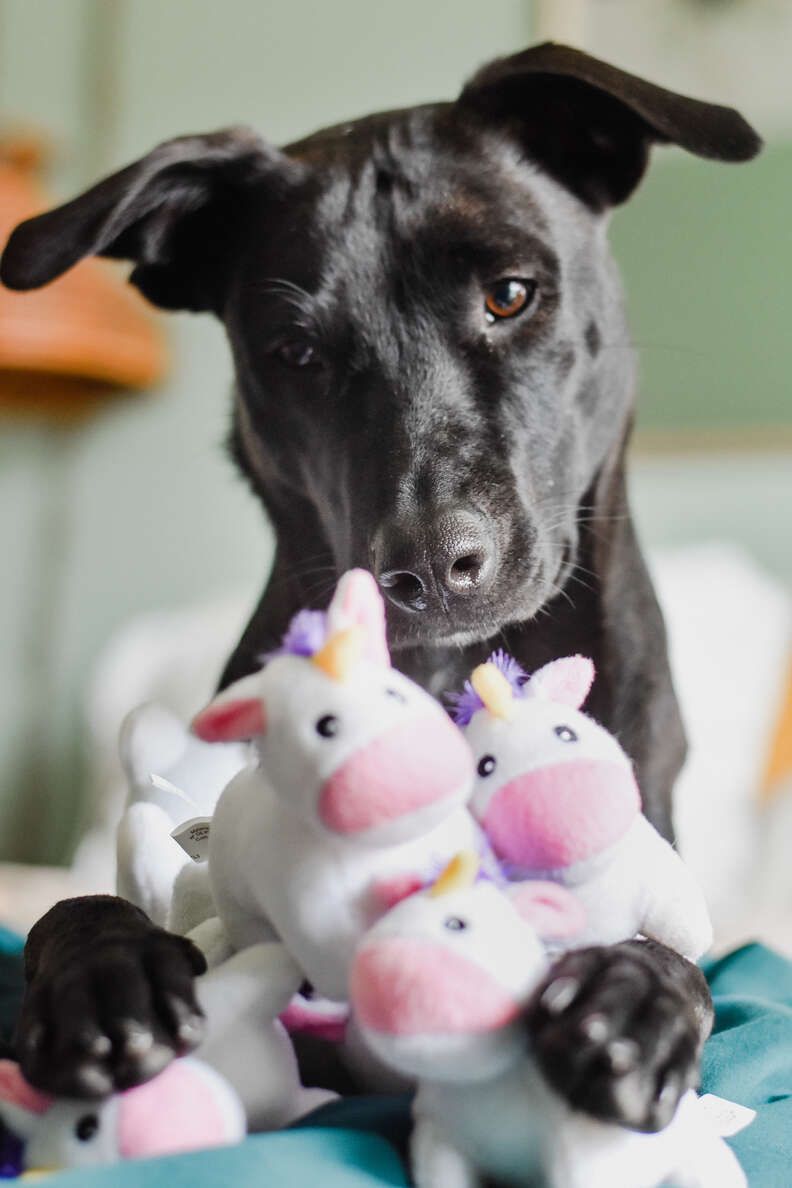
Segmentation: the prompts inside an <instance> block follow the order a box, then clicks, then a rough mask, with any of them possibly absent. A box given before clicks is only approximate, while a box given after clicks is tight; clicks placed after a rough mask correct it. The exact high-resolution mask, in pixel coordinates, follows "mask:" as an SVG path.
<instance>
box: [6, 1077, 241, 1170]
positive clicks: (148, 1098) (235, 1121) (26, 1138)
mask: <svg viewBox="0 0 792 1188" xmlns="http://www.w3.org/2000/svg"><path fill="white" fill-rule="evenodd" d="M0 1118H2V1120H3V1121H4V1122H5V1124H6V1125H7V1126H8V1127H9V1128H10V1129H11V1131H12V1132H14V1133H16V1134H17V1135H18V1137H19V1138H21V1139H22V1141H23V1144H24V1147H23V1155H22V1160H21V1163H22V1167H21V1170H23V1171H37V1170H40V1169H41V1170H46V1171H50V1172H52V1171H57V1170H58V1169H62V1168H69V1167H90V1166H94V1165H98V1164H104V1163H113V1162H115V1161H116V1160H118V1159H143V1158H151V1157H153V1156H156V1155H169V1154H175V1153H176V1152H178V1151H193V1150H197V1149H198V1148H201V1147H215V1146H222V1145H225V1144H228V1143H237V1142H240V1141H241V1139H242V1138H244V1136H245V1114H244V1111H243V1109H242V1105H241V1103H240V1101H239V1098H238V1097H237V1095H236V1094H235V1093H234V1091H233V1090H232V1089H231V1088H230V1086H229V1085H228V1084H227V1082H226V1081H225V1080H224V1079H223V1078H222V1077H221V1076H220V1075H219V1074H218V1073H216V1072H215V1071H214V1070H213V1069H211V1068H209V1067H208V1066H207V1065H206V1064H203V1063H202V1062H201V1061H199V1060H195V1059H191V1058H189V1059H186V1060H180V1061H177V1062H175V1063H173V1064H171V1065H170V1066H169V1067H168V1068H167V1069H165V1071H164V1072H162V1073H160V1074H159V1076H157V1077H155V1078H154V1079H153V1080H151V1081H148V1082H147V1083H146V1084H145V1085H141V1086H139V1087H138V1088H136V1089H130V1090H127V1092H125V1093H122V1094H121V1095H120V1096H116V1097H110V1098H107V1099H106V1100H105V1101H103V1102H102V1103H101V1104H96V1105H95V1106H93V1107H90V1106H86V1104H85V1102H83V1101H70V1100H69V1099H66V1098H63V1099H53V1098H48V1099H46V1100H43V1099H42V1097H41V1095H35V1096H34V1091H33V1090H32V1089H31V1088H30V1086H28V1085H27V1083H26V1082H25V1081H24V1079H23V1078H22V1077H21V1074H20V1073H19V1071H18V1068H17V1066H16V1065H13V1064H11V1063H10V1062H8V1061H1V1062H0Z"/></svg>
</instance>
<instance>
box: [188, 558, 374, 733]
mask: <svg viewBox="0 0 792 1188" xmlns="http://www.w3.org/2000/svg"><path fill="white" fill-rule="evenodd" d="M280 656H301V657H304V658H306V659H310V660H311V661H312V663H313V664H314V666H315V667H316V668H319V669H321V670H322V671H323V672H324V673H325V674H326V675H327V676H328V677H330V678H331V679H333V680H335V681H340V682H346V681H348V680H350V679H353V678H354V672H355V669H356V667H357V665H358V664H359V663H360V662H361V661H367V662H368V663H370V664H373V665H375V666H379V667H381V668H384V669H390V653H389V652H388V641H387V636H386V633H385V605H384V603H383V600H382V595H381V594H380V592H379V587H378V586H377V583H376V581H375V580H374V577H373V575H372V574H370V573H368V572H367V571H366V570H365V569H350V570H349V571H348V572H347V573H345V574H344V575H343V576H342V577H341V578H340V580H339V582H338V585H337V586H336V589H335V593H334V594H333V597H332V600H331V602H330V605H329V606H328V608H327V610H326V611H311V610H303V611H299V612H298V613H297V614H296V615H295V616H294V618H293V619H292V621H291V623H290V624H289V628H288V630H287V632H286V634H285V635H284V637H283V641H282V643H281V646H280V647H279V648H277V649H276V650H275V651H274V652H271V653H270V655H269V656H267V657H266V658H265V661H266V662H267V663H271V662H272V661H274V660H276V659H277V658H278V657H280ZM268 722H269V719H268V713H267V705H266V701H265V699H264V698H263V697H262V695H261V681H260V674H259V673H254V674H253V675H252V676H249V677H243V678H242V680H239V681H236V682H235V683H234V684H233V685H232V686H231V687H230V688H229V689H226V690H224V692H223V693H220V694H219V695H218V696H217V697H215V699H214V700H213V701H212V702H211V704H210V705H208V706H207V707H206V709H204V710H202V711H201V712H200V713H199V714H198V715H196V717H195V718H194V719H193V722H192V730H193V733H194V734H196V735H197V736H198V738H200V739H203V741H204V742H213V743H216V742H238V741H241V740H243V739H255V738H256V737H260V736H263V735H265V734H266V733H267V729H268Z"/></svg>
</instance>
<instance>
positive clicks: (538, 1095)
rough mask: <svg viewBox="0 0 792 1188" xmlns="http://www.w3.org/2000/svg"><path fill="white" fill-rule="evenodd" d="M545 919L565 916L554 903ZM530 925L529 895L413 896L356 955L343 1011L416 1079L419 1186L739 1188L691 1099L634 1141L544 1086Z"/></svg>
mask: <svg viewBox="0 0 792 1188" xmlns="http://www.w3.org/2000/svg"><path fill="white" fill-rule="evenodd" d="M538 893H539V894H540V895H541V891H539V892H538ZM560 894H563V893H562V892H561V891H560V889H559V895H560ZM566 894H567V895H568V893H566ZM556 911H557V919H561V920H562V921H563V917H564V911H565V909H564V905H563V900H558V901H557V903H556ZM531 921H532V914H531V895H530V888H529V887H523V888H522V890H521V898H518V899H511V900H510V899H509V897H508V896H507V895H504V894H503V892H501V891H500V890H498V889H497V888H495V887H494V886H492V885H491V884H487V883H481V882H479V883H475V884H473V885H469V886H459V887H456V888H454V889H452V890H450V891H445V892H443V893H441V894H439V895H433V893H432V891H424V892H421V893H419V894H417V895H414V896H412V897H411V898H410V899H409V900H405V901H404V902H403V903H401V904H399V905H398V906H397V907H395V908H394V909H393V910H392V911H391V912H389V913H388V915H387V916H385V917H384V918H383V919H382V920H380V921H379V923H378V924H376V925H375V926H374V928H373V929H372V930H371V931H370V932H369V933H368V934H367V936H366V937H364V938H363V940H362V942H361V944H360V946H359V948H358V952H357V956H356V959H355V962H354V965H353V971H352V979H351V989H352V1007H353V1010H354V1011H355V1013H356V1017H357V1019H358V1022H359V1024H360V1027H361V1031H362V1034H363V1036H364V1039H365V1040H366V1041H367V1042H368V1043H369V1044H370V1045H371V1046H372V1048H373V1050H374V1051H375V1052H376V1053H377V1055H378V1056H379V1057H380V1059H383V1060H386V1061H391V1062H392V1063H393V1064H394V1066H395V1067H396V1068H398V1069H399V1070H400V1071H402V1072H406V1073H410V1074H412V1075H415V1076H418V1078H419V1089H418V1094H417V1097H416V1099H415V1104H414V1115H415V1130H414V1133H413V1138H412V1144H411V1153H412V1169H413V1176H414V1180H415V1183H416V1185H417V1188H437V1185H439V1184H442V1185H443V1188H475V1186H476V1185H479V1184H481V1183H482V1182H483V1178H484V1177H485V1176H487V1175H489V1176H493V1177H495V1178H496V1180H497V1182H498V1183H504V1184H513V1185H515V1186H520V1185H525V1186H527V1185H529V1184H533V1183H536V1182H537V1177H538V1179H539V1180H541V1182H542V1183H543V1184H547V1185H548V1188H657V1186H658V1185H660V1184H663V1183H668V1182H673V1183H680V1184H686V1185H688V1186H689V1188H745V1185H746V1183H747V1181H746V1179H745V1177H744V1175H743V1173H742V1171H741V1169H740V1167H739V1164H738V1163H737V1160H736V1159H735V1157H734V1155H733V1154H732V1153H731V1151H730V1150H729V1149H728V1147H727V1146H726V1144H725V1143H724V1142H723V1140H722V1139H720V1138H719V1137H718V1136H717V1135H716V1133H715V1132H714V1130H713V1129H712V1128H711V1126H710V1124H709V1123H708V1120H707V1119H706V1117H705V1116H704V1113H703V1111H702V1110H701V1109H700V1108H699V1105H698V1102H697V1100H696V1097H695V1094H694V1093H692V1092H689V1093H688V1094H686V1095H685V1096H684V1097H683V1098H682V1101H681V1103H680V1105H679V1106H678V1108H677V1109H676V1112H675V1113H674V1115H673V1117H672V1118H671V1119H670V1121H669V1122H668V1124H667V1125H666V1126H665V1127H664V1128H663V1129H662V1130H661V1131H660V1132H659V1133H657V1134H638V1133H636V1132H634V1131H630V1130H625V1129H622V1128H620V1127H617V1126H613V1125H607V1124H603V1123H601V1122H595V1121H593V1120H592V1119H591V1118H588V1117H586V1116H584V1115H582V1114H579V1113H576V1112H575V1111H573V1110H570V1109H569V1106H568V1105H567V1104H566V1103H565V1102H563V1101H562V1100H561V1099H560V1098H559V1097H558V1096H557V1095H556V1094H555V1093H554V1092H553V1090H552V1089H551V1088H550V1087H549V1086H548V1084H547V1083H546V1081H545V1080H544V1078H543V1076H542V1074H541V1072H540V1070H539V1068H538V1067H537V1064H536V1062H535V1059H534V1056H533V1054H532V1053H531V1052H530V1050H528V1049H527V1048H526V1047H525V1045H524V1043H522V1042H521V1034H520V1029H519V1027H518V1026H517V1024H516V1020H517V1019H518V1017H519V1015H520V1013H521V1011H523V1010H524V1009H525V1007H526V1006H527V1004H528V1002H529V1000H530V997H531V994H532V993H533V992H534V991H535V989H536V987H537V985H538V984H539V983H540V982H541V979H542V977H543V975H544V973H545V969H546V958H545V956H544V949H543V946H542V945H541V943H540V941H539V937H538V935H537V932H536V928H535V926H534V924H533V923H532V922H531ZM545 928H546V931H547V932H549V933H550V935H552V933H553V928H552V927H549V928H548V927H547V921H546V920H545Z"/></svg>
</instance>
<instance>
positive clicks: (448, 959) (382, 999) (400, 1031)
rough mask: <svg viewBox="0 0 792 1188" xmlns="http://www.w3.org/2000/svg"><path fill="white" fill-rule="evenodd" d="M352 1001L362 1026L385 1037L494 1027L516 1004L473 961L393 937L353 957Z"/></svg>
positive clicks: (440, 947) (424, 943) (509, 1015)
mask: <svg viewBox="0 0 792 1188" xmlns="http://www.w3.org/2000/svg"><path fill="white" fill-rule="evenodd" d="M350 999H351V1002H352V1007H353V1010H354V1012H355V1015H356V1016H357V1018H358V1019H359V1021H360V1023H361V1024H362V1025H363V1026H364V1027H368V1028H370V1029H371V1030H372V1031H380V1032H383V1033H384V1034H386V1035H449V1034H452V1033H455V1032H461V1033H465V1032H467V1033H470V1032H474V1033H475V1032H482V1031H493V1030H495V1029H496V1028H498V1027H504V1026H505V1025H506V1024H507V1023H509V1022H510V1021H511V1020H512V1019H514V1018H515V1017H516V1015H517V1014H518V1013H519V1009H520V1008H519V1004H518V1003H517V1001H516V1000H515V998H514V997H513V995H511V994H509V993H508V991H506V990H505V989H504V988H503V987H502V986H500V985H499V984H498V983H497V982H496V981H495V979H494V978H493V977H492V976H491V975H490V974H488V973H487V972H486V971H485V970H483V969H481V968H480V967H479V966H477V965H475V964H474V963H473V962H472V961H469V960H467V958H465V957H463V956H461V955H460V954H457V953H452V952H450V951H449V950H448V949H447V948H445V947H444V946H443V945H438V944H432V943H431V942H427V941H421V940H411V939H408V938H401V937H394V938H388V939H387V940H382V941H377V942H376V943H372V944H369V945H366V946H365V947H364V948H363V949H362V950H361V951H360V952H359V953H358V956H357V957H356V958H355V961H354V964H353V966H352V972H351V977H350Z"/></svg>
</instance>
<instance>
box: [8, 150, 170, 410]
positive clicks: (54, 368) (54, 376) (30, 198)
mask: <svg viewBox="0 0 792 1188" xmlns="http://www.w3.org/2000/svg"><path fill="white" fill-rule="evenodd" d="M41 158H42V144H41V142H40V141H37V140H36V139H35V138H33V137H28V138H21V137H18V138H16V139H8V140H3V139H2V138H0V244H4V243H5V241H6V239H7V238H8V236H9V234H10V233H11V231H12V230H13V228H14V227H15V226H16V224H17V223H19V222H21V221H22V220H23V219H26V218H29V217H30V216H31V215H34V214H39V213H40V212H41V211H42V210H46V209H47V208H48V207H49V206H52V205H53V202H52V200H51V199H50V198H49V197H48V195H47V194H46V193H45V191H44V190H43V188H42V186H41V184H40V182H39V181H38V176H37V175H38V171H39V166H40V164H41ZM166 364H167V354H166V348H165V341H164V338H163V335H162V333H161V332H160V330H159V328H158V327H157V326H156V324H155V322H154V319H153V316H152V315H151V314H149V312H148V310H147V309H146V307H145V305H144V303H143V299H142V298H141V297H140V296H139V295H138V294H137V292H136V291H135V290H134V289H132V288H130V287H128V286H126V285H125V282H124V281H122V280H121V278H120V277H119V276H118V274H117V271H116V269H115V268H114V267H113V265H111V264H105V263H103V262H102V261H99V260H83V261H82V262H81V263H79V264H77V265H76V267H74V268H73V269H71V270H70V271H69V272H67V273H66V274H65V275H64V276H62V277H60V278H59V279H58V280H56V281H53V282H52V284H50V285H47V286H45V287H44V288H43V289H36V290H33V291H32V292H28V293H12V292H10V291H9V290H8V289H5V288H3V286H2V285H0V415H2V416H9V415H10V416H14V417H24V418H30V417H46V418H48V419H54V420H58V421H63V422H69V421H73V420H75V419H78V418H81V417H85V416H87V415H89V414H90V413H92V412H94V411H95V410H97V409H98V408H100V407H101V406H102V404H104V403H105V402H106V401H107V400H108V399H111V398H114V397H117V396H118V395H119V394H121V390H123V389H128V388H145V387H149V386H150V385H151V384H154V383H156V382H157V381H158V380H159V379H161V378H162V376H163V374H164V372H165V369H166Z"/></svg>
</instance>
